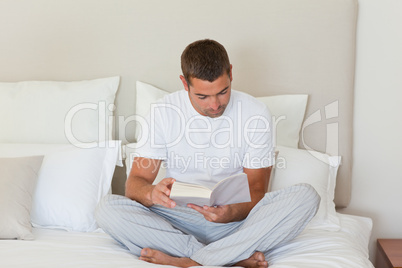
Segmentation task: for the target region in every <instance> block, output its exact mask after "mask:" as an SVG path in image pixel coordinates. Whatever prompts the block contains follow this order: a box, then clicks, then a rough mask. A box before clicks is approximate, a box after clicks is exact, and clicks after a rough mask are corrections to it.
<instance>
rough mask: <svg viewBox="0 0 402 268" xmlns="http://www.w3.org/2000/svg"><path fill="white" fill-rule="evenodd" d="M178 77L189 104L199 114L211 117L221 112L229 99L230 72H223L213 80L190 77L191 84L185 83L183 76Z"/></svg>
mask: <svg viewBox="0 0 402 268" xmlns="http://www.w3.org/2000/svg"><path fill="white" fill-rule="evenodd" d="M180 78H181V79H182V81H183V85H184V88H185V89H186V90H187V92H188V96H189V98H190V101H191V104H192V105H193V107H194V109H195V110H196V111H197V112H198V113H199V114H201V115H204V116H209V117H212V118H215V117H219V116H221V115H222V114H223V112H224V111H225V109H226V106H227V105H228V103H229V100H230V93H231V82H232V78H231V74H230V75H228V74H226V73H224V74H223V75H221V76H220V77H219V78H217V79H216V80H215V81H213V82H209V81H205V80H201V79H197V78H191V85H187V83H186V81H185V79H184V77H183V76H180Z"/></svg>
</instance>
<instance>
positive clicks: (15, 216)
mask: <svg viewBox="0 0 402 268" xmlns="http://www.w3.org/2000/svg"><path fill="white" fill-rule="evenodd" d="M42 160H43V156H32V157H19V158H0V215H1V216H0V239H24V240H32V239H33V238H34V237H33V235H32V227H31V207H32V194H33V192H34V190H35V186H36V181H37V178H38V172H39V169H40V167H41V164H42Z"/></svg>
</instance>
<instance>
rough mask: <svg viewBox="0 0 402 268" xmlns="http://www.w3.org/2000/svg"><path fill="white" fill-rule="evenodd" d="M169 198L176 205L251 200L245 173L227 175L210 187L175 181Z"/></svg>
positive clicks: (209, 204)
mask: <svg viewBox="0 0 402 268" xmlns="http://www.w3.org/2000/svg"><path fill="white" fill-rule="evenodd" d="M170 198H171V199H172V200H173V201H175V202H176V203H177V204H178V205H184V206H185V205H186V204H188V203H192V204H195V205H199V206H203V205H207V206H219V205H230V204H236V203H244V202H250V201H251V196H250V187H249V185H248V179H247V174H245V173H240V174H235V175H233V176H230V177H227V178H225V179H223V180H221V181H220V182H218V183H217V184H216V185H215V186H214V187H213V188H212V189H209V188H208V187H205V186H202V185H197V184H189V183H183V182H178V181H176V182H174V183H173V185H172V189H171V192H170Z"/></svg>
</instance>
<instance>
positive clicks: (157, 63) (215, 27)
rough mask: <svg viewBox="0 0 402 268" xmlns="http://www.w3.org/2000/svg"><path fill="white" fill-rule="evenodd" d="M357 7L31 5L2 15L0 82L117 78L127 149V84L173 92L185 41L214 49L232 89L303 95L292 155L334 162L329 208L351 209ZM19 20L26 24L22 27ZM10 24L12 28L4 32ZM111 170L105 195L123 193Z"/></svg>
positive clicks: (298, 2)
mask: <svg viewBox="0 0 402 268" xmlns="http://www.w3.org/2000/svg"><path fill="white" fill-rule="evenodd" d="M356 17H357V1H356V0H268V1H267V0H255V1H243V0H221V1H215V0H204V1H193V0H190V1H189V0H170V1H165V0H149V1H143V0H122V1H110V0H96V1H95V0H82V1H79V3H77V2H75V1H69V0H59V1H51V0H39V1H36V2H35V4H33V3H32V1H30V0H22V1H7V8H6V9H0V18H1V20H3V21H4V23H0V30H1V32H2V35H3V40H6V41H5V42H3V43H2V44H1V47H2V49H1V50H2V51H3V52H2V54H1V55H2V62H1V63H0V74H1V76H2V78H1V81H4V82H6V81H9V82H13V81H24V80H58V81H73V80H84V79H94V78H100V77H109V76H115V75H119V76H120V78H121V79H120V86H119V90H118V93H117V97H116V102H115V103H116V106H117V108H116V111H115V114H116V126H117V129H116V137H117V138H119V139H122V140H123V142H124V143H128V142H133V141H134V133H135V129H134V128H135V127H134V125H135V124H134V123H133V122H131V121H130V120H129V119H130V116H131V115H133V114H135V101H136V100H135V92H136V91H135V82H136V81H138V80H139V81H144V82H147V83H150V84H152V85H155V86H158V87H161V88H164V89H167V90H169V91H176V90H178V89H181V88H182V86H181V82H180V80H179V75H180V74H181V70H180V54H181V52H182V51H183V49H184V48H185V46H186V45H187V44H189V43H191V42H192V41H195V40H198V39H203V38H211V39H215V40H217V41H219V42H220V43H222V44H223V45H224V46H225V47H226V49H227V51H228V53H229V57H230V60H231V62H232V64H233V76H234V80H233V88H235V89H237V90H241V91H245V92H247V93H250V94H251V95H254V96H257V97H258V96H267V95H276V94H287V93H307V94H309V101H308V108H307V113H306V122H307V123H306V125H305V128H304V131H302V133H301V140H300V147H305V148H309V149H313V150H317V151H321V152H328V153H330V154H339V155H341V156H342V166H341V168H340V169H339V174H338V180H337V188H336V198H335V201H336V204H337V205H338V206H339V207H344V206H347V205H348V203H349V200H350V185H351V168H352V145H353V141H352V121H353V87H354V64H355V31H356ZM20 18H24V19H20ZM10 25H12V27H10ZM124 180H125V171H124V169H122V168H118V169H117V170H116V173H115V180H114V182H113V189H114V191H115V192H117V193H122V192H123V190H124Z"/></svg>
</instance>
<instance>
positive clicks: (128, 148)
mask: <svg viewBox="0 0 402 268" xmlns="http://www.w3.org/2000/svg"><path fill="white" fill-rule="evenodd" d="M136 146H137V143H129V144H126V145H124V146H123V151H124V157H125V165H126V174H127V178H128V176H129V175H130V171H131V167H132V166H133V161H134V157H136V156H138V154H137V153H136V152H135V150H136ZM165 165H166V163H165V162H162V164H161V166H160V168H159V171H158V174H157V175H156V178H155V180H154V182H153V184H157V183H158V182H160V181H161V180H163V179H164V178H165V177H166V166H165Z"/></svg>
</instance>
